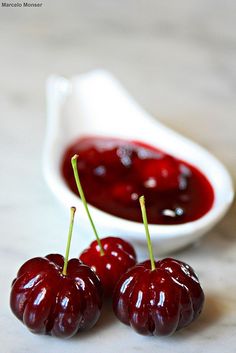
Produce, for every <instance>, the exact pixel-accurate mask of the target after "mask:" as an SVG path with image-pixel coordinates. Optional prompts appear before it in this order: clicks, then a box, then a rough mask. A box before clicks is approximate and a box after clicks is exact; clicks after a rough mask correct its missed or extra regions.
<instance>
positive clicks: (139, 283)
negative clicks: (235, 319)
mask: <svg viewBox="0 0 236 353" xmlns="http://www.w3.org/2000/svg"><path fill="white" fill-rule="evenodd" d="M155 265H156V269H154V270H151V264H150V261H145V262H143V263H140V264H137V265H136V266H134V267H133V268H132V269H130V270H129V271H128V272H126V273H125V274H124V275H123V276H122V277H121V278H120V280H119V282H118V284H117V286H116V288H115V291H114V295H113V310H114V312H115V314H116V316H117V317H118V319H119V320H120V321H121V322H123V323H124V324H126V325H130V326H131V327H132V328H133V329H134V330H135V331H137V332H138V333H140V334H143V335H154V336H163V335H171V334H173V333H174V332H175V331H176V330H179V329H181V328H183V327H185V326H187V325H189V324H190V323H191V322H192V321H193V320H195V319H196V318H197V317H198V316H199V314H200V312H201V310H202V307H203V303H204V293H203V290H202V288H201V285H200V283H199V280H198V278H197V276H196V274H195V272H194V270H193V269H192V268H191V267H190V266H189V265H188V264H186V263H184V262H181V261H178V260H175V259H172V258H165V259H163V260H160V261H157V262H156V263H155Z"/></svg>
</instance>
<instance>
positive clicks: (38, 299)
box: [10, 254, 102, 338]
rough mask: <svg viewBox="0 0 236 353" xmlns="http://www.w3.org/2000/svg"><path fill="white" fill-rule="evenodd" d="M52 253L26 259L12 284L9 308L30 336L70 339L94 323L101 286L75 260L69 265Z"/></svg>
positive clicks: (98, 313)
mask: <svg viewBox="0 0 236 353" xmlns="http://www.w3.org/2000/svg"><path fill="white" fill-rule="evenodd" d="M63 264H64V257H63V256H61V255H59V254H51V255H47V256H46V257H36V258H33V259H31V260H28V261H27V262H26V263H24V264H23V266H22V267H21V268H20V269H19V271H18V274H17V277H16V279H15V280H14V281H13V284H12V289H11V296H10V306H11V309H12V311H13V313H14V314H15V315H16V317H17V318H18V319H19V320H21V321H22V322H23V323H24V324H25V325H26V326H27V327H28V329H29V330H30V331H32V332H33V333H40V334H50V335H52V336H57V337H63V338H69V337H71V336H73V335H75V334H76V333H77V332H78V331H81V330H85V329H89V328H91V327H92V326H94V325H95V323H96V322H97V320H98V318H99V316H100V312H101V307H102V286H101V282H100V280H99V279H98V277H97V276H96V274H95V273H94V272H93V271H92V270H91V269H90V268H89V267H88V266H86V265H84V264H82V262H81V261H80V260H78V259H71V260H70V261H69V262H68V267H67V274H66V275H63V274H62V269H63Z"/></svg>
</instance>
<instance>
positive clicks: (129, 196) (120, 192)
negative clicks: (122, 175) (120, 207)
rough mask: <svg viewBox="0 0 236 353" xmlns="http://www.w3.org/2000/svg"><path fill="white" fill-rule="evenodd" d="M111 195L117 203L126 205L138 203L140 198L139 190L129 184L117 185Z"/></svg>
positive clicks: (121, 183)
mask: <svg viewBox="0 0 236 353" xmlns="http://www.w3.org/2000/svg"><path fill="white" fill-rule="evenodd" d="M111 193H112V196H113V197H114V199H115V200H116V201H118V202H120V203H122V204H126V205H129V204H131V205H132V204H134V203H137V200H138V198H139V196H140V192H139V190H138V188H137V187H135V186H134V185H132V184H130V183H127V182H120V183H117V184H115V185H114V186H113V187H112V189H111Z"/></svg>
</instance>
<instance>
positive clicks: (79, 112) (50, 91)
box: [43, 70, 234, 254]
mask: <svg viewBox="0 0 236 353" xmlns="http://www.w3.org/2000/svg"><path fill="white" fill-rule="evenodd" d="M47 100H48V107H47V108H48V110H47V113H48V114H47V115H48V127H47V134H46V141H45V147H44V156H43V171H44V175H45V178H46V181H47V183H48V185H49V187H50V188H51V190H52V191H53V193H54V194H55V196H56V197H57V198H58V199H59V200H60V201H61V202H62V203H63V204H64V205H65V206H66V207H67V208H69V207H70V206H71V205H74V206H76V207H77V208H78V212H77V216H78V217H79V224H81V226H83V230H84V231H85V230H86V231H85V232H86V237H87V238H86V242H87V243H89V242H90V241H91V240H92V239H94V238H93V233H92V229H91V227H90V225H89V223H88V219H87V215H86V213H85V211H84V209H83V205H82V203H81V201H80V199H79V198H78V197H77V196H76V195H74V194H73V193H72V192H71V191H70V190H69V189H68V187H67V186H66V184H65V182H64V180H63V178H62V176H61V172H60V163H61V158H62V154H63V152H64V151H65V149H66V147H67V146H68V145H69V144H71V143H72V142H73V141H74V140H75V139H76V138H78V137H79V136H83V135H101V136H109V137H121V138H127V139H131V140H140V141H144V142H147V143H148V144H151V145H154V146H156V147H158V148H160V149H162V150H164V151H165V152H167V153H170V154H171V155H173V156H175V157H178V158H180V159H182V160H185V161H187V162H189V163H191V164H192V165H194V166H196V167H197V168H199V169H200V170H201V171H202V172H203V173H204V174H205V175H207V177H208V179H209V181H210V182H211V184H212V186H213V188H214V192H215V201H214V204H213V207H212V208H211V210H210V211H209V212H208V213H207V214H206V215H204V216H203V217H201V218H200V219H198V220H196V221H194V222H189V223H185V224H180V225H170V226H168V225H150V233H151V236H152V242H153V246H154V251H155V253H156V254H164V253H168V252H171V251H173V250H176V249H178V248H181V247H183V246H186V245H188V244H190V243H192V242H194V241H195V240H196V239H198V238H199V237H200V236H202V235H203V234H204V233H206V232H207V231H209V229H211V228H212V227H213V226H214V225H215V224H216V223H217V222H218V221H219V220H220V219H221V218H222V217H223V215H224V214H225V212H226V211H227V209H228V208H229V206H230V204H231V203H232V200H233V194H234V191H233V185H232V181H231V178H230V175H229V174H228V172H227V170H226V169H225V167H224V166H223V165H222V164H221V163H220V162H219V161H218V160H217V159H216V158H215V157H213V156H212V155H211V154H210V153H209V152H207V151H206V150H205V149H203V148H202V147H200V146H198V145H197V144H195V143H193V142H192V141H190V140H189V139H186V138H185V137H183V136H181V135H180V134H177V133H176V132H174V131H172V130H171V129H169V128H167V127H166V126H164V125H163V124H161V123H159V122H158V121H157V120H156V119H153V118H152V117H151V116H150V115H149V114H147V113H146V112H145V111H144V110H143V109H142V108H141V107H140V106H139V105H138V104H137V103H136V102H135V101H134V100H133V99H132V98H131V97H130V96H129V94H128V93H127V92H126V91H125V90H124V89H123V88H122V86H121V85H120V84H119V82H117V81H116V79H115V78H114V77H113V76H112V75H111V74H109V73H108V72H106V71H103V70H96V71H93V72H91V73H88V74H84V75H81V76H78V77H74V78H72V79H71V80H70V81H69V80H66V79H65V78H62V77H57V76H52V77H50V78H49V80H48V82H47ZM90 210H91V214H92V216H93V218H94V222H95V223H96V225H97V228H98V230H99V232H100V234H101V236H107V235H116V236H121V237H124V238H126V239H128V240H130V241H131V242H133V244H134V245H136V247H137V248H138V250H139V253H140V251H141V252H142V250H143V249H146V240H145V235H144V227H143V225H142V224H141V223H136V222H132V221H127V220H124V219H121V218H118V217H115V216H112V215H110V214H107V213H105V212H103V211H100V210H99V209H97V208H95V207H93V206H90Z"/></svg>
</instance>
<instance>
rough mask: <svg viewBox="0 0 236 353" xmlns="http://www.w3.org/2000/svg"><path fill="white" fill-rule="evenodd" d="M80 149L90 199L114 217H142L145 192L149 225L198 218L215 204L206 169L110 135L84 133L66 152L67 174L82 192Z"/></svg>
mask: <svg viewBox="0 0 236 353" xmlns="http://www.w3.org/2000/svg"><path fill="white" fill-rule="evenodd" d="M74 154H78V155H79V158H78V171H79V176H80V180H81V183H82V186H83V189H84V193H85V197H86V199H87V201H88V202H89V203H90V204H91V205H93V206H95V207H97V208H98V209H100V210H102V211H105V212H107V213H110V214H112V215H114V216H117V217H120V218H124V219H127V220H130V221H135V222H142V216H141V212H140V205H139V197H140V196H141V195H144V196H145V199H146V209H147V215H148V222H149V224H181V223H186V222H191V221H195V220H197V219H198V218H200V217H202V216H203V215H205V214H206V213H207V212H208V211H209V210H210V209H211V207H212V204H213V201H214V192H213V188H212V186H211V184H210V183H209V181H208V179H207V178H206V176H205V175H204V174H202V172H201V171H200V170H198V169H197V168H195V167H194V166H192V165H190V164H188V163H186V162H184V161H182V160H179V159H176V158H174V157H172V156H170V155H169V154H167V153H165V152H163V151H161V150H159V149H157V148H156V147H153V146H149V145H147V144H145V143H142V142H138V141H128V140H121V139H115V138H108V137H93V136H89V137H83V138H80V139H78V140H77V141H75V142H74V143H73V144H72V145H70V146H69V147H68V148H67V150H66V151H65V153H64V156H63V159H62V164H61V171H62V175H63V178H64V180H65V182H66V184H67V185H68V187H69V188H70V190H72V191H73V192H74V193H75V194H77V195H78V191H77V187H76V184H75V180H74V176H73V170H72V167H71V157H73V155H74Z"/></svg>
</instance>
